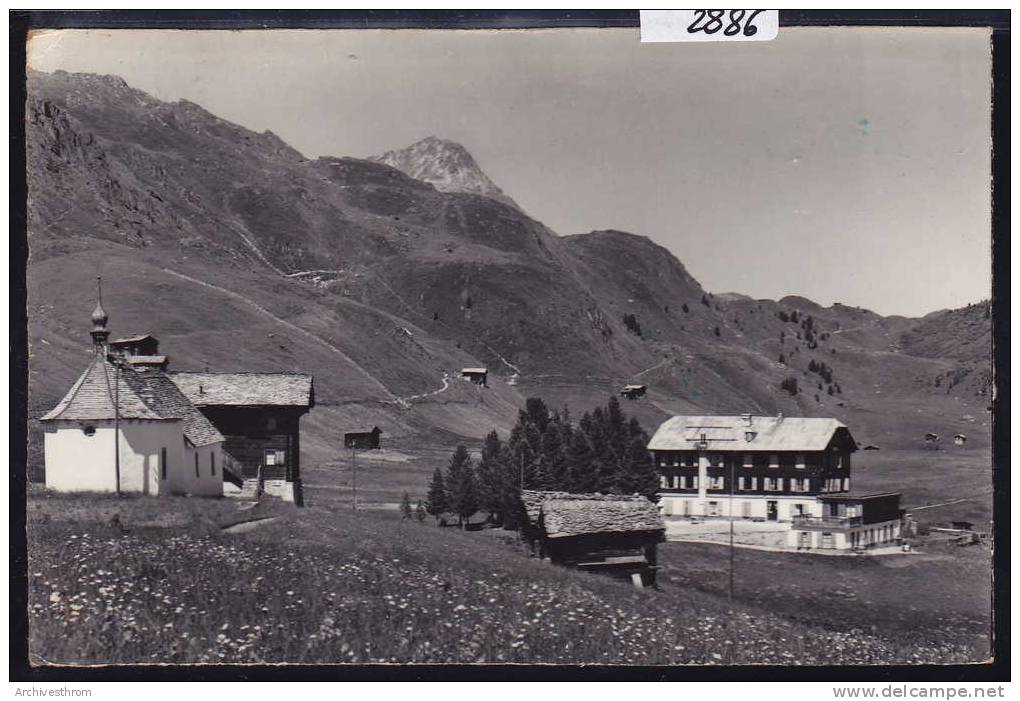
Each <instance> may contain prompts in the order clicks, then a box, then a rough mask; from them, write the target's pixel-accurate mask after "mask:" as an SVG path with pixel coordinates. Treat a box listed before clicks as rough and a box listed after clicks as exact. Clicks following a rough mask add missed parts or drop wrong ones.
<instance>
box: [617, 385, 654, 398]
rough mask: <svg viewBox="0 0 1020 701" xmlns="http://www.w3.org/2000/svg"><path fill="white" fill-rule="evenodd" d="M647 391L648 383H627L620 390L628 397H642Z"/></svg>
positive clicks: (621, 394) (621, 393) (622, 395)
mask: <svg viewBox="0 0 1020 701" xmlns="http://www.w3.org/2000/svg"><path fill="white" fill-rule="evenodd" d="M647 391H648V387H647V386H646V385H626V386H624V388H623V389H621V390H620V396H621V397H624V398H626V399H640V398H641V397H643V396H645V393H646V392H647Z"/></svg>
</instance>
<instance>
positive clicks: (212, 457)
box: [209, 453, 216, 477]
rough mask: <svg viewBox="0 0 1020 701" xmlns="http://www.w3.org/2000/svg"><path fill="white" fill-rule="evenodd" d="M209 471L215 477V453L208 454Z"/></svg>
mask: <svg viewBox="0 0 1020 701" xmlns="http://www.w3.org/2000/svg"><path fill="white" fill-rule="evenodd" d="M209 471H210V472H211V473H212V476H213V477H215V476H216V453H209Z"/></svg>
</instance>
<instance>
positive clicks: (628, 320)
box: [623, 314, 641, 338]
mask: <svg viewBox="0 0 1020 701" xmlns="http://www.w3.org/2000/svg"><path fill="white" fill-rule="evenodd" d="M623 325H624V326H626V327H627V330H628V331H630V332H631V333H632V334H634V335H635V336H637V337H638V338H640V337H641V324H639V323H638V320H637V317H636V316H635V315H633V314H624V315H623Z"/></svg>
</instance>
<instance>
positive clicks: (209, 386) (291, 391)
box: [170, 372, 315, 407]
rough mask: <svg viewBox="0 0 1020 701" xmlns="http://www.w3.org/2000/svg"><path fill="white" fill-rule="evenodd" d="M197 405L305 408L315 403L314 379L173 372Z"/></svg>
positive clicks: (284, 374)
mask: <svg viewBox="0 0 1020 701" xmlns="http://www.w3.org/2000/svg"><path fill="white" fill-rule="evenodd" d="M170 379H171V380H173V381H174V383H175V384H176V385H177V386H178V387H179V388H180V390H181V391H182V392H183V393H184V395H185V396H186V397H187V398H188V400H189V401H190V402H191V403H192V404H194V405H195V406H303V407H311V406H313V405H314V403H315V395H314V390H313V388H312V376H311V375H304V374H300V373H287V372H173V373H170Z"/></svg>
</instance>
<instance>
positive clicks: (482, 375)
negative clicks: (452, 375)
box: [460, 368, 489, 387]
mask: <svg viewBox="0 0 1020 701" xmlns="http://www.w3.org/2000/svg"><path fill="white" fill-rule="evenodd" d="M460 377H461V379H462V380H467V381H468V382H471V383H473V384H476V385H481V386H482V387H488V386H489V371H488V370H487V369H485V368H464V369H463V370H461V371H460Z"/></svg>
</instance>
